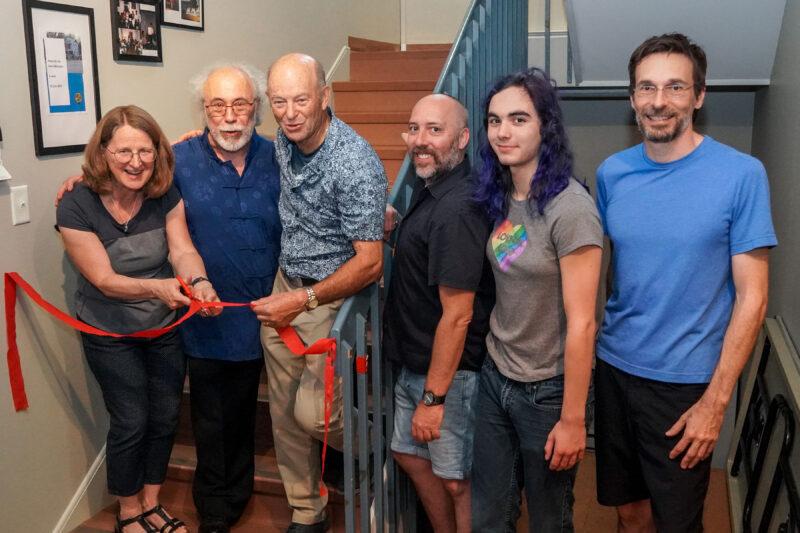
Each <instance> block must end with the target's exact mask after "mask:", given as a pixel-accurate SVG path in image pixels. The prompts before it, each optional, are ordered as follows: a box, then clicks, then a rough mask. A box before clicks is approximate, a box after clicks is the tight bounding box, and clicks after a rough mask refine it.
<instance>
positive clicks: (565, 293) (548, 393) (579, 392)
mask: <svg viewBox="0 0 800 533" xmlns="http://www.w3.org/2000/svg"><path fill="white" fill-rule="evenodd" d="M483 107H484V117H485V118H484V124H485V127H486V132H487V138H486V139H485V140H484V142H483V145H482V146H481V149H480V155H481V159H482V162H483V167H482V169H481V171H480V175H479V185H478V190H477V196H478V200H479V202H480V203H481V204H482V205H483V206H484V208H485V209H486V211H487V213H488V214H489V216H490V218H491V219H492V220H493V222H494V230H493V232H492V234H491V237H490V239H489V242H488V243H487V246H486V254H487V256H488V258H489V262H490V264H491V265H492V269H493V271H494V279H495V285H496V289H497V301H496V304H495V307H494V309H493V310H492V314H491V319H490V332H489V334H488V336H487V338H486V345H487V350H488V353H489V357H487V358H486V360H485V362H484V365H483V369H482V371H481V377H480V386H479V392H478V406H477V416H476V419H477V427H476V429H475V435H476V438H475V444H474V457H473V471H472V511H473V513H472V515H473V516H472V526H473V531H481V532H491V531H516V526H515V522H516V520H517V518H518V517H519V515H520V500H521V498H520V493H521V491H522V489H523V488H524V490H525V496H526V499H527V505H528V513H529V515H530V531H534V530H535V531H537V532H549V531H572V530H573V527H572V503H573V501H574V497H573V494H572V488H573V485H574V482H575V474H576V471H577V464H578V462H579V461H580V460H581V458H582V457H583V453H584V449H585V447H586V424H587V422H588V421H589V417H590V416H591V412H592V410H591V406H592V404H593V400H592V399H591V395H590V382H591V376H592V357H593V347H594V336H595V301H596V297H597V287H598V283H599V278H600V265H601V258H602V245H603V230H602V227H601V224H600V218H599V216H598V213H597V209H596V208H595V205H594V201H593V200H592V197H591V196H590V195H589V193H588V192H587V190H586V188H585V187H584V186H583V185H582V184H581V183H580V182H578V181H577V180H576V179H575V178H573V177H572V160H573V157H572V152H571V150H570V148H569V142H568V139H567V135H566V132H565V130H564V125H563V122H562V116H561V109H560V107H559V104H558V94H557V92H556V89H555V86H554V84H553V82H552V81H551V80H550V79H549V78H548V76H547V75H546V74H545V73H544V72H542V71H541V70H539V69H536V68H532V69H529V70H524V71H521V72H516V73H513V74H509V75H507V76H505V77H502V78H500V79H498V80H497V81H496V82H495V84H494V85H493V86H492V88H491V89H490V91H489V94H488V95H487V96H486V99H485V100H484V103H483Z"/></svg>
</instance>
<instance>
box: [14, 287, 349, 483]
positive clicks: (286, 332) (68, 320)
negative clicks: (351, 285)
mask: <svg viewBox="0 0 800 533" xmlns="http://www.w3.org/2000/svg"><path fill="white" fill-rule="evenodd" d="M3 277H4V280H5V303H6V339H7V341H8V352H7V354H6V361H7V362H8V377H9V380H10V382H11V397H12V398H13V400H14V409H15V410H17V411H21V410H22V409H27V408H28V397H27V395H26V394H25V381H24V380H23V379H22V366H21V364H20V359H19V350H18V348H17V325H16V314H15V306H16V302H17V291H16V287H19V288H20V289H22V290H23V291H24V292H25V294H27V295H28V296H29V297H30V298H31V299H32V300H33V301H34V302H35V303H36V304H38V305H39V307H41V308H42V309H44V310H45V311H47V312H48V313H50V314H51V315H52V316H54V317H55V318H57V319H58V320H60V321H61V322H63V323H64V324H66V325H68V326H70V327H71V328H73V329H77V330H78V331H83V332H85V333H91V334H93V335H102V336H106V337H144V338H153V337H158V336H159V335H163V334H164V333H166V332H167V331H169V330H171V329H173V328H175V327H177V326H178V325H180V324H181V323H183V322H184V321H186V320H187V319H189V318H190V317H191V316H193V315H194V314H196V313H197V312H198V311H200V310H202V309H209V308H214V307H243V306H249V305H250V304H249V303H232V302H201V301H199V300H197V299H196V298H194V296H193V294H192V290H191V288H190V287H189V286H188V285H187V284H186V283H185V282H184V281H183V280H182V279H181V278H180V277H178V281H179V282H180V284H181V287H182V288H183V290H184V292H185V293H186V295H187V296H188V297H189V298H190V299H191V300H192V301H191V304H190V305H189V310H188V311H187V312H186V314H185V315H183V316H182V317H181V318H180V319H178V320H177V321H176V322H174V323H173V324H171V325H169V326H167V327H165V328H159V329H151V330H147V331H139V332H137V333H131V334H129V335H121V334H119V333H111V332H108V331H103V330H101V329H97V328H96V327H94V326H90V325H89V324H86V323H85V322H81V321H80V320H78V319H76V318H74V317H71V316H70V315H68V314H66V313H65V312H63V311H61V310H60V309H58V308H57V307H56V306H54V305H53V304H51V303H50V302H48V301H47V300H45V299H44V298H42V296H41V295H40V294H39V293H38V292H36V291H35V290H34V288H33V287H31V286H30V285H29V284H28V282H26V281H25V280H24V279H22V277H21V276H20V275H19V274H17V273H16V272H6V273H4V274H3ZM275 331H277V332H278V335H279V336H280V338H281V340H283V342H284V343H285V344H286V346H287V347H288V348H289V350H291V351H292V353H294V354H295V355H320V354H325V353H326V354H327V357H326V359H325V404H324V405H325V407H324V409H325V437H324V440H323V444H322V446H323V447H322V473H324V472H325V451H326V449H327V447H328V427H329V426H330V419H331V412H332V411H333V383H334V378H335V369H334V362H335V361H336V339H320V340H318V341H316V342H315V343H314V344H312V345H311V346H309V347H308V348H306V346H305V345H304V344H303V341H302V340H300V337H299V336H298V335H297V332H296V331H295V330H294V328H293V327H292V326H284V327H282V328H275ZM320 494H322V495H325V494H327V491H326V489H325V484H324V483H322V481H320Z"/></svg>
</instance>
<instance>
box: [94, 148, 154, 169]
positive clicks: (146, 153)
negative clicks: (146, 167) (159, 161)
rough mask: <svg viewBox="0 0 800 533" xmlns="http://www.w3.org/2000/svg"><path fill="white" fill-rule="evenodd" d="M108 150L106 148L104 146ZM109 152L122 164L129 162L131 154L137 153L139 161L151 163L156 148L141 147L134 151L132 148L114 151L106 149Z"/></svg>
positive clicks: (131, 157)
mask: <svg viewBox="0 0 800 533" xmlns="http://www.w3.org/2000/svg"><path fill="white" fill-rule="evenodd" d="M106 150H108V148H106ZM108 152H109V153H111V154H113V155H114V159H116V160H117V162H118V163H122V164H123V165H125V164H127V163H130V162H131V159H133V156H135V155H138V156H139V161H141V162H142V163H152V162H153V161H154V160H155V158H156V150H155V148H143V149H141V150H139V151H138V152H134V151H133V150H128V149H127V148H123V149H122V150H117V151H116V152H112V151H111V150H108Z"/></svg>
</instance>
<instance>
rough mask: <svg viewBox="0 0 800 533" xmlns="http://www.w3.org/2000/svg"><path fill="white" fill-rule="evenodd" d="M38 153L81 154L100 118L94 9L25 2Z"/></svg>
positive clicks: (35, 139) (30, 84) (29, 82)
mask: <svg viewBox="0 0 800 533" xmlns="http://www.w3.org/2000/svg"><path fill="white" fill-rule="evenodd" d="M22 17H23V22H24V25H25V49H26V51H27V56H28V85H29V89H30V93H31V114H32V117H33V137H34V141H35V142H34V147H35V151H36V155H37V156H47V155H57V154H70V153H75V152H82V151H83V149H84V148H85V147H86V143H87V142H88V140H89V138H90V137H91V136H92V133H94V130H95V128H96V126H97V122H98V121H99V120H100V116H101V114H100V85H99V82H98V74H97V47H96V46H95V32H94V10H93V9H91V8H86V7H78V6H71V5H67V4H54V3H51V2H41V1H38V0H22Z"/></svg>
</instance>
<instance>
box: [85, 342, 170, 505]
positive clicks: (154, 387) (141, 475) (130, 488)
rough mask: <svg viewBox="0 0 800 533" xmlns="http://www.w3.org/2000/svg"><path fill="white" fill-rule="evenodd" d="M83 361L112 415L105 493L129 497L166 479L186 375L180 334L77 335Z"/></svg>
mask: <svg viewBox="0 0 800 533" xmlns="http://www.w3.org/2000/svg"><path fill="white" fill-rule="evenodd" d="M81 337H82V338H83V350H84V353H85V354H86V360H87V362H88V363H89V368H90V369H91V370H92V373H93V374H94V377H95V378H96V379H97V382H98V383H99V384H100V389H101V390H102V391H103V401H104V402H105V404H106V409H107V410H108V414H109V417H110V424H109V428H108V437H107V440H106V443H107V446H106V470H107V473H108V492H109V493H110V494H113V495H115V496H133V495H135V494H137V493H138V492H139V491H140V490H142V488H143V486H144V484H145V483H147V484H148V485H150V484H153V485H159V484H161V483H163V482H164V478H165V477H166V473H167V465H168V464H169V456H170V453H171V452H172V442H173V439H174V436H175V426H176V424H177V422H178V407H179V405H180V401H181V393H182V391H183V381H184V378H185V376H186V359H185V356H184V355H183V347H182V345H181V340H180V335H179V334H178V332H177V331H175V330H173V331H170V332H168V333H165V334H164V335H161V336H160V337H156V338H155V339H130V338H122V339H118V338H113V337H100V336H97V335H88V334H85V333H82V334H81Z"/></svg>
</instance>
